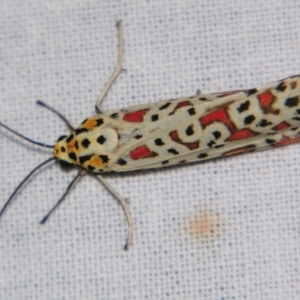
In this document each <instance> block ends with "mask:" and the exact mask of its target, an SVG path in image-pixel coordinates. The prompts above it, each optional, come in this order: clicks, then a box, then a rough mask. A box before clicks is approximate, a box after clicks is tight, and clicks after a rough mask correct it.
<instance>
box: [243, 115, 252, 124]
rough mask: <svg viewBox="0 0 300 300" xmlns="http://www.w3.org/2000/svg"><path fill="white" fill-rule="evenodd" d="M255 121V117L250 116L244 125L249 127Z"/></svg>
mask: <svg viewBox="0 0 300 300" xmlns="http://www.w3.org/2000/svg"><path fill="white" fill-rule="evenodd" d="M254 120H255V117H254V116H253V115H249V116H247V117H246V118H245V119H244V124H245V125H248V124H251V123H252V122H253V121H254Z"/></svg>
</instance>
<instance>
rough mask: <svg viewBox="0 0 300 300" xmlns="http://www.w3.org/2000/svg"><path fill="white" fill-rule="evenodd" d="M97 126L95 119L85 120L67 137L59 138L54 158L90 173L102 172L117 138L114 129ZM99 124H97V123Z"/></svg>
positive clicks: (117, 140) (115, 145)
mask: <svg viewBox="0 0 300 300" xmlns="http://www.w3.org/2000/svg"><path fill="white" fill-rule="evenodd" d="M86 123H88V124H91V123H92V124H97V122H96V121H95V117H91V118H89V119H87V120H85V121H84V122H83V123H82V124H81V126H80V127H78V128H77V129H76V130H75V131H74V132H72V134H71V135H69V136H61V137H60V138H59V139H58V140H57V143H56V144H55V146H54V156H55V157H56V158H57V159H58V160H59V161H61V162H66V163H69V164H73V165H79V166H81V167H83V168H84V169H87V170H89V171H92V172H103V171H104V169H105V167H106V166H107V164H108V163H109V161H110V159H111V158H110V157H111V154H112V151H113V150H114V149H115V148H116V147H117V145H118V142H119V138H118V134H117V132H116V130H115V129H113V128H110V127H104V126H97V125H96V126H93V127H92V128H87V127H86V126H85V124H86ZM98 123H99V122H98Z"/></svg>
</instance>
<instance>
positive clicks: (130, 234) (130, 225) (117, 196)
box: [97, 175, 133, 250]
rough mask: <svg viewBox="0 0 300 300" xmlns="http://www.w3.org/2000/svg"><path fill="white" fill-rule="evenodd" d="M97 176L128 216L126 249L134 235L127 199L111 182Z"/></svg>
mask: <svg viewBox="0 0 300 300" xmlns="http://www.w3.org/2000/svg"><path fill="white" fill-rule="evenodd" d="M97 178H98V179H99V180H100V181H101V183H102V184H103V185H104V186H105V188H106V189H107V190H108V191H109V192H110V193H111V194H112V195H113V196H114V197H115V198H116V199H117V200H118V201H119V203H120V204H121V206H122V207H123V210H124V212H125V215H126V218H127V224H128V236H127V241H126V244H125V246H124V250H128V247H129V245H130V244H131V241H132V235H133V221H132V218H131V214H130V211H129V209H128V206H127V203H126V200H125V199H124V198H122V197H121V196H120V195H119V194H118V193H117V192H116V191H115V190H114V189H113V188H112V187H111V186H110V185H109V184H108V182H107V181H106V180H105V179H104V178H103V177H102V176H101V175H97Z"/></svg>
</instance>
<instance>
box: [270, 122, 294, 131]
mask: <svg viewBox="0 0 300 300" xmlns="http://www.w3.org/2000/svg"><path fill="white" fill-rule="evenodd" d="M289 127H291V125H290V124H289V123H287V122H285V121H283V122H281V123H279V124H277V125H276V126H274V127H273V128H272V129H274V130H276V131H280V130H284V129H287V128H289Z"/></svg>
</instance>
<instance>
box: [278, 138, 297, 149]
mask: <svg viewBox="0 0 300 300" xmlns="http://www.w3.org/2000/svg"><path fill="white" fill-rule="evenodd" d="M298 142H300V137H299V136H298V137H295V138H288V137H285V136H284V137H283V138H282V139H281V141H279V142H278V143H276V144H273V146H275V147H281V146H287V145H290V144H295V143H298Z"/></svg>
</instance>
